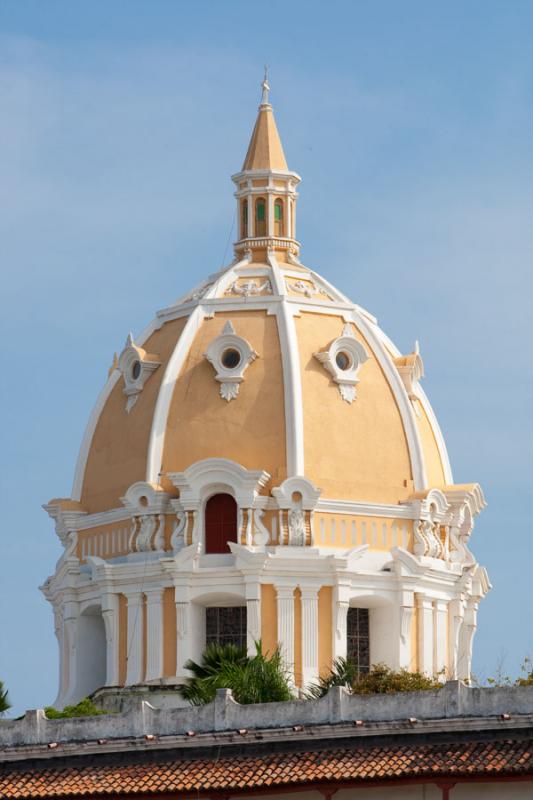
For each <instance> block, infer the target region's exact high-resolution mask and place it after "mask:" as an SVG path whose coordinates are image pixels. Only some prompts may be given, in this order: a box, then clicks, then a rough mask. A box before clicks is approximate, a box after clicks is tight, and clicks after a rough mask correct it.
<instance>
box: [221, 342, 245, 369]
mask: <svg viewBox="0 0 533 800" xmlns="http://www.w3.org/2000/svg"><path fill="white" fill-rule="evenodd" d="M221 361H222V365H223V366H224V367H226V369H235V368H236V367H238V366H239V364H240V363H241V354H240V353H239V351H238V350H236V349H235V348H234V347H228V349H227V350H224V352H223V353H222V358H221Z"/></svg>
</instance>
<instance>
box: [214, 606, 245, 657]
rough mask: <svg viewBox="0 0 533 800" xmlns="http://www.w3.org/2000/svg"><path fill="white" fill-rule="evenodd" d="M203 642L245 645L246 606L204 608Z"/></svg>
mask: <svg viewBox="0 0 533 800" xmlns="http://www.w3.org/2000/svg"><path fill="white" fill-rule="evenodd" d="M205 643H206V645H208V644H215V643H216V644H234V645H236V646H237V647H246V607H245V606H234V607H216V608H206V610H205Z"/></svg>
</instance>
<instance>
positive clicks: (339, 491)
mask: <svg viewBox="0 0 533 800" xmlns="http://www.w3.org/2000/svg"><path fill="white" fill-rule="evenodd" d="M295 323H296V331H297V335H298V343H299V350H300V360H301V374H302V389H303V411H304V442H305V465H306V469H305V473H306V476H307V477H308V478H310V479H311V480H312V481H315V482H316V483H317V484H318V485H319V486H321V487H322V489H323V496H325V497H335V498H340V499H357V500H363V501H370V502H384V503H396V502H399V501H402V500H406V499H407V498H408V497H409V495H410V494H411V493H412V491H413V482H412V472H411V464H410V458H409V451H408V447H407V441H406V437H405V433H404V429H403V424H402V420H401V417H400V412H399V410H398V407H397V405H396V401H395V399H394V396H393V393H392V390H391V388H390V386H389V384H388V382H387V380H386V378H385V376H384V374H383V372H382V370H381V367H380V366H379V364H378V362H377V360H376V359H375V357H374V355H373V353H372V350H371V348H370V346H369V344H368V342H366V341H365V339H364V337H362V335H361V334H360V333H359V332H358V331H357V330H356V329H355V327H354V332H355V335H356V337H357V338H358V339H359V341H361V342H362V344H363V345H364V347H365V348H366V350H367V352H368V354H369V355H370V358H369V360H368V361H366V362H365V363H364V364H363V365H362V367H361V370H360V373H359V377H360V382H359V383H358V385H357V395H358V396H357V399H356V400H355V402H354V403H352V404H350V403H347V402H345V401H343V400H342V398H341V396H340V393H339V389H338V387H337V385H336V384H335V383H334V382H333V380H332V379H331V376H330V375H329V373H328V372H327V371H326V370H325V369H324V367H323V365H322V364H320V363H319V361H318V360H317V359H316V358H314V355H313V354H314V353H315V352H317V351H320V350H324V349H326V347H328V346H329V344H330V343H331V341H332V340H333V339H336V338H337V337H338V336H340V335H341V333H342V329H343V325H344V323H343V320H342V318H341V317H339V316H326V315H322V314H320V315H319V314H313V313H307V312H303V313H302V314H301V316H300V317H299V318H298V317H297V318H295Z"/></svg>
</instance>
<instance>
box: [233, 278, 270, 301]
mask: <svg viewBox="0 0 533 800" xmlns="http://www.w3.org/2000/svg"><path fill="white" fill-rule="evenodd" d="M261 292H267V293H268V294H272V286H271V284H270V281H269V280H266V281H265V282H264V283H259V282H258V281H254V280H251V281H246V282H245V283H241V284H240V285H239V284H238V283H237V281H233V283H232V284H231V285H230V286H229V287H228V288H227V289H226V294H237V295H240V296H241V297H251V296H253V295H258V294H261Z"/></svg>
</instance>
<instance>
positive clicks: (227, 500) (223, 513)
mask: <svg viewBox="0 0 533 800" xmlns="http://www.w3.org/2000/svg"><path fill="white" fill-rule="evenodd" d="M236 541H237V503H236V502H235V500H234V499H233V497H232V496H231V495H230V494H215V495H213V497H210V498H209V500H208V501H207V503H206V506H205V552H206V553H230V552H231V551H230V549H229V545H228V542H236Z"/></svg>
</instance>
